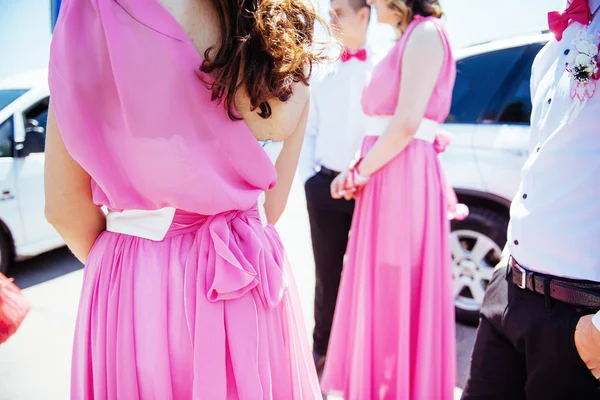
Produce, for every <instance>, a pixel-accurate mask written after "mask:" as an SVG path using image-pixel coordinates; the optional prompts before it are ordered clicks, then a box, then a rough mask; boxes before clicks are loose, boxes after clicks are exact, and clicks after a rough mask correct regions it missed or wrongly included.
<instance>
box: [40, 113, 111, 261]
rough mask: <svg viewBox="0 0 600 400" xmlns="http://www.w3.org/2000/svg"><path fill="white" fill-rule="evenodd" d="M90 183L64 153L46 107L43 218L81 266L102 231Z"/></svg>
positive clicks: (103, 223)
mask: <svg viewBox="0 0 600 400" xmlns="http://www.w3.org/2000/svg"><path fill="white" fill-rule="evenodd" d="M90 182H91V178H90V176H89V175H88V174H87V173H86V172H85V171H84V170H83V168H81V166H80V165H79V164H77V162H76V161H75V160H73V158H71V156H70V155H69V153H68V152H67V149H66V148H65V145H64V143H63V140H62V137H61V135H60V132H59V130H58V126H57V124H56V119H55V116H54V112H53V110H52V105H50V110H49V111H48V126H47V128H46V165H45V168H44V190H45V196H46V219H47V220H48V222H50V224H52V226H54V228H55V229H56V230H57V232H58V233H59V235H60V236H61V237H62V238H63V239H64V241H65V242H66V243H67V246H69V248H70V249H71V251H72V252H73V254H75V257H77V258H78V259H79V260H80V261H81V262H83V263H85V261H86V259H87V256H88V253H89V252H90V249H91V248H92V245H93V244H94V242H95V241H96V239H97V238H98V236H99V235H100V233H102V232H103V231H104V230H105V228H106V217H105V216H104V213H103V212H102V210H101V209H100V208H99V207H98V206H96V205H95V204H94V202H93V201H92V189H91V183H90Z"/></svg>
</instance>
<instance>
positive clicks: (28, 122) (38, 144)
mask: <svg viewBox="0 0 600 400" xmlns="http://www.w3.org/2000/svg"><path fill="white" fill-rule="evenodd" d="M48 104H49V98H45V99H43V100H42V101H40V102H38V103H37V104H35V105H34V106H33V107H31V108H29V110H27V111H26V112H25V113H24V114H23V120H24V121H25V142H24V143H23V148H22V149H20V150H22V151H23V153H22V154H32V153H43V152H44V151H45V148H46V124H47V123H48ZM19 154H21V153H19Z"/></svg>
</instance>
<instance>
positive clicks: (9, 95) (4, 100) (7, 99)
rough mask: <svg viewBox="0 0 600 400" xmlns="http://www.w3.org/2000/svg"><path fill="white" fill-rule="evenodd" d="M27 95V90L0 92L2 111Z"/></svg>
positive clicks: (0, 108)
mask: <svg viewBox="0 0 600 400" xmlns="http://www.w3.org/2000/svg"><path fill="white" fill-rule="evenodd" d="M25 93H27V90H21V89H14V90H13V89H11V90H0V110H2V109H3V108H4V107H6V106H7V105H9V104H10V103H12V102H13V101H15V100H16V99H18V98H19V97H21V96H22V95H24V94H25Z"/></svg>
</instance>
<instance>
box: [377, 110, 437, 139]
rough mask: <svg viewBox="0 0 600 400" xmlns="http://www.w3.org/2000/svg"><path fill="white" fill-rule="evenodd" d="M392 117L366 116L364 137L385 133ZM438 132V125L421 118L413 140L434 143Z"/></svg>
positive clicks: (435, 122)
mask: <svg viewBox="0 0 600 400" xmlns="http://www.w3.org/2000/svg"><path fill="white" fill-rule="evenodd" d="M391 120H392V116H391V115H390V116H387V115H386V116H367V120H366V124H367V129H366V135H367V136H381V135H383V134H384V133H385V130H386V129H387V127H388V125H389V124H390V121H391ZM439 130H440V123H439V122H437V121H434V120H431V119H426V118H423V120H422V121H421V124H420V125H419V129H417V133H416V134H415V138H417V139H423V140H427V141H429V142H432V143H433V141H434V139H435V135H436V133H437V132H438V131H439Z"/></svg>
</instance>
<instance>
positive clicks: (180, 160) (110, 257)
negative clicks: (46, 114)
mask: <svg viewBox="0 0 600 400" xmlns="http://www.w3.org/2000/svg"><path fill="white" fill-rule="evenodd" d="M201 62H202V59H201V57H200V55H199V54H198V52H197V51H196V49H195V48H194V46H193V45H192V42H191V40H190V39H189V37H187V35H186V33H185V31H184V30H183V28H182V27H181V26H180V25H179V24H178V22H177V21H176V20H175V19H174V18H173V17H172V16H171V15H170V14H169V12H168V11H167V10H166V9H165V8H163V7H162V5H160V3H158V2H157V1H156V0H108V1H105V0H64V1H63V3H62V8H61V11H60V18H59V21H58V23H57V26H56V29H55V31H54V36H53V40H52V47H51V57H50V70H49V83H50V88H51V98H52V107H53V109H54V112H55V114H56V119H57V123H58V126H59V129H60V132H61V135H62V138H63V141H64V143H65V146H66V148H67V151H68V152H69V154H70V155H71V156H72V157H73V158H74V159H75V160H76V161H77V162H78V163H79V164H80V165H81V166H82V167H83V168H84V169H85V170H86V171H87V172H88V173H89V175H90V176H91V178H92V194H93V200H94V202H95V203H96V204H98V205H99V206H106V207H108V208H109V209H111V210H116V211H122V210H157V209H160V208H163V207H173V208H175V209H177V212H176V214H175V217H174V219H173V222H172V224H171V227H170V229H169V231H168V233H167V235H166V237H165V238H164V239H163V240H160V241H152V240H148V239H144V238H141V237H135V236H128V235H123V234H118V233H113V232H105V233H103V234H102V235H101V236H100V237H99V238H98V240H97V241H96V243H95V244H94V246H93V248H92V250H91V253H90V255H89V257H88V261H87V264H86V267H85V273H84V283H83V289H82V293H81V301H80V306H79V313H78V318H77V324H76V332H75V342H74V350H73V361H72V370H73V372H72V390H71V398H72V399H76V400H85V399H88V400H92V399H94V400H102V399H127V400H135V399H144V400H147V399H160V400H168V399H174V400H188V399H202V400H204V399H210V400H213V399H215V400H219V399H242V400H258V399H265V400H266V399H269V400H271V399H291V400H295V399H302V400H314V399H316V398H318V397H319V396H320V391H319V387H318V380H317V375H316V371H315V368H314V363H313V361H312V356H311V353H310V346H309V340H308V332H307V330H306V327H305V325H304V322H303V318H302V312H301V309H300V302H299V299H298V295H297V291H296V287H295V284H294V279H293V276H292V273H291V271H290V268H289V265H288V263H287V260H286V257H285V253H284V249H283V246H282V244H281V241H280V240H279V237H278V235H277V232H276V231H275V229H274V228H273V227H272V226H267V227H266V228H265V227H263V225H262V224H261V221H260V217H259V213H258V210H257V199H258V196H259V194H260V193H261V192H262V191H265V190H268V189H269V188H271V187H272V186H273V185H274V184H275V179H276V172H275V169H274V166H273V164H272V162H271V160H270V159H269V157H268V155H267V154H266V153H265V151H264V150H263V149H262V148H261V146H260V145H259V143H258V142H257V141H256V139H255V138H254V136H253V135H252V133H251V132H250V131H249V130H248V128H247V127H246V125H244V123H243V122H232V121H230V120H229V118H228V117H227V113H226V112H225V110H224V108H223V106H221V105H218V104H216V103H214V102H212V101H211V99H210V92H209V90H208V89H207V87H206V85H205V84H204V83H202V82H201V81H200V80H199V79H198V76H197V74H198V68H199V66H200V64H201Z"/></svg>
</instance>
